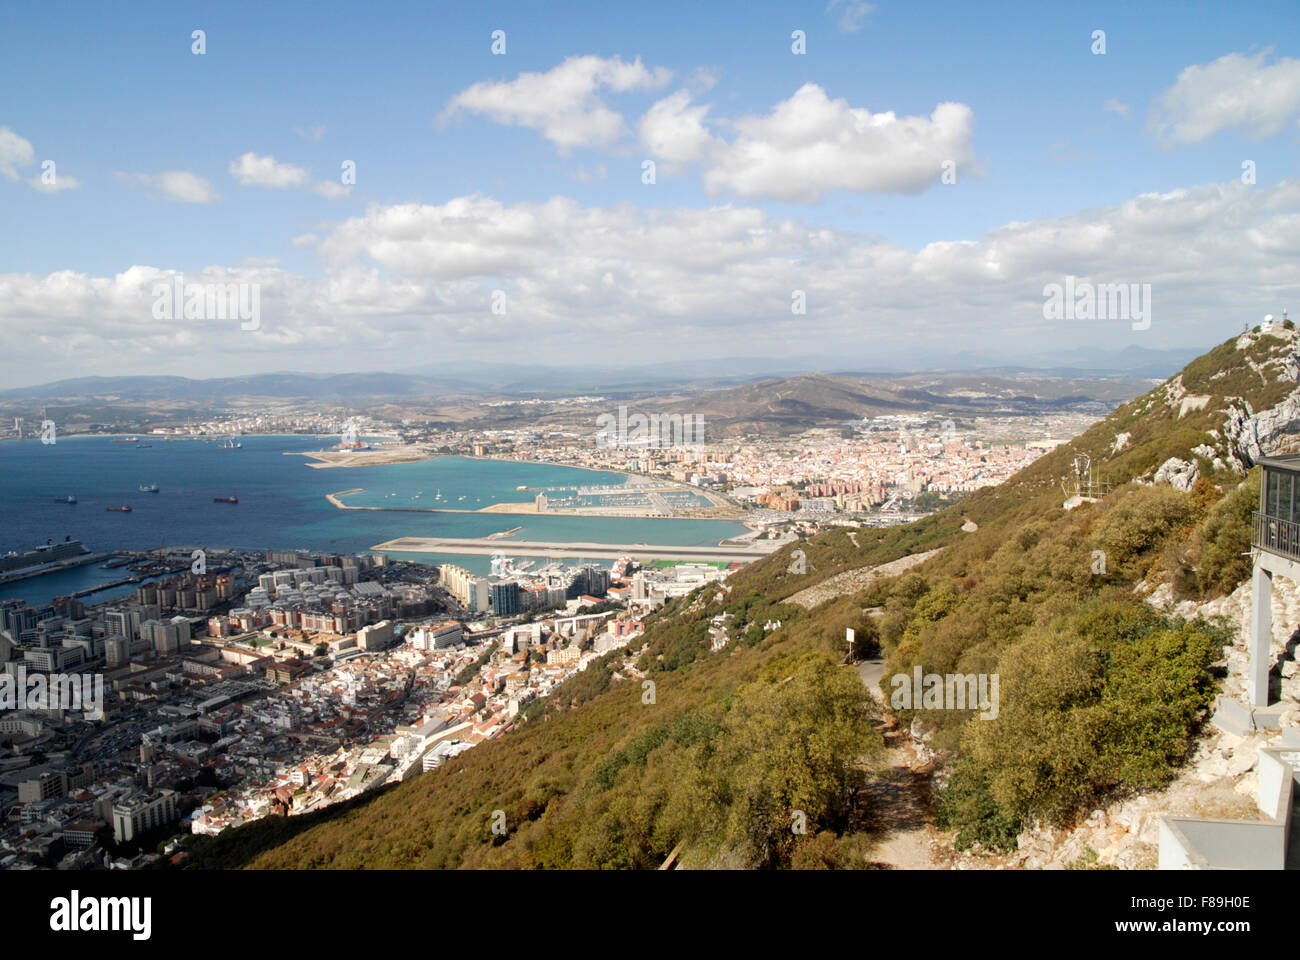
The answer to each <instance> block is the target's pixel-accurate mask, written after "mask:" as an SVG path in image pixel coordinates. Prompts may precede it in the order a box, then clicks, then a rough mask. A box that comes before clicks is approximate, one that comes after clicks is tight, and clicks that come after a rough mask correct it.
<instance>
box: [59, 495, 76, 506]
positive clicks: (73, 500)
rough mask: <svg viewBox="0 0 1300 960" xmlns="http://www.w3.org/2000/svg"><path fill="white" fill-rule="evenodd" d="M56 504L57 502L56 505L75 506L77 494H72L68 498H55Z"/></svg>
mask: <svg viewBox="0 0 1300 960" xmlns="http://www.w3.org/2000/svg"><path fill="white" fill-rule="evenodd" d="M54 502H55V503H74V504H75V503H76V502H77V495H76V494H75V493H70V494H68V495H67V496H66V497H55V498H54Z"/></svg>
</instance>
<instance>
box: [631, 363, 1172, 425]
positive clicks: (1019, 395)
mask: <svg viewBox="0 0 1300 960" xmlns="http://www.w3.org/2000/svg"><path fill="white" fill-rule="evenodd" d="M1148 382H1149V381H1148ZM1145 386H1146V383H1144V382H1143V381H1141V380H1138V379H1135V378H1131V377H1112V378H1097V379H1071V378H1065V377H1054V376H1043V375H1030V374H1025V375H1020V376H994V375H976V374H957V373H935V374H914V375H909V376H905V377H884V376H856V375H849V374H826V373H805V374H800V375H798V376H794V377H782V378H768V379H764V380H759V381H756V382H754V383H748V384H744V385H742V386H732V387H727V388H725V389H719V390H707V391H703V392H700V393H698V394H694V395H692V396H690V397H689V398H678V399H665V400H656V401H655V409H656V410H659V411H662V412H666V413H670V414H671V413H680V414H682V415H688V414H698V415H700V416H702V417H704V419H705V421H706V422H707V423H708V425H709V430H710V433H711V435H715V436H737V435H740V434H744V433H747V432H755V431H762V432H796V431H801V430H806V429H808V428H809V427H813V426H828V425H833V424H837V423H840V424H842V423H845V422H849V421H855V420H861V419H863V418H864V417H876V416H882V415H887V414H908V413H911V414H917V413H930V414H939V415H950V416H954V417H956V416H974V415H985V416H988V415H1006V414H1019V415H1027V414H1042V413H1051V412H1062V411H1072V410H1079V411H1093V410H1096V411H1097V412H1101V411H1102V410H1105V409H1107V408H1108V407H1109V406H1110V405H1111V404H1113V403H1114V402H1116V401H1117V400H1119V399H1128V398H1129V397H1132V396H1133V395H1134V394H1136V393H1137V392H1139V391H1140V390H1141V389H1143V388H1144V387H1145Z"/></svg>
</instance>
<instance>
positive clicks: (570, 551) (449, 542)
mask: <svg viewBox="0 0 1300 960" xmlns="http://www.w3.org/2000/svg"><path fill="white" fill-rule="evenodd" d="M781 545H782V544H781V543H780V542H778V541H775V540H766V541H761V542H757V543H752V544H747V545H743V546H713V547H674V546H663V545H657V544H646V543H572V542H549V541H544V540H502V539H498V540H492V539H489V538H487V537H474V538H457V537H398V538H397V539H396V540H388V541H386V542H384V543H381V544H377V545H376V546H373V547H371V548H370V549H371V550H380V551H390V552H393V553H450V554H456V553H461V554H474V555H479V554H482V555H491V554H494V553H505V554H509V555H511V556H517V557H555V558H581V559H587V560H606V559H608V560H617V559H618V558H619V557H633V558H634V559H640V560H683V561H687V562H689V561H692V560H713V561H720V562H730V561H733V560H738V561H740V562H741V563H749V562H750V561H753V560H759V559H761V558H763V557H765V556H767V555H768V554H769V553H772V552H773V551H775V550H776V549H778V548H779V547H780V546H781Z"/></svg>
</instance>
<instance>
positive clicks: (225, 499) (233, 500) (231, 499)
mask: <svg viewBox="0 0 1300 960" xmlns="http://www.w3.org/2000/svg"><path fill="white" fill-rule="evenodd" d="M212 502H213V503H238V502H239V498H238V497H213V498H212Z"/></svg>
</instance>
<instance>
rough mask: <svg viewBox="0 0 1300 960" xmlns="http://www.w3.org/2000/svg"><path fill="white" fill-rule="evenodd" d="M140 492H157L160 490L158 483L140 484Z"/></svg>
mask: <svg viewBox="0 0 1300 960" xmlns="http://www.w3.org/2000/svg"><path fill="white" fill-rule="evenodd" d="M140 492H141V493H157V492H158V484H156V483H142V484H140Z"/></svg>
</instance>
